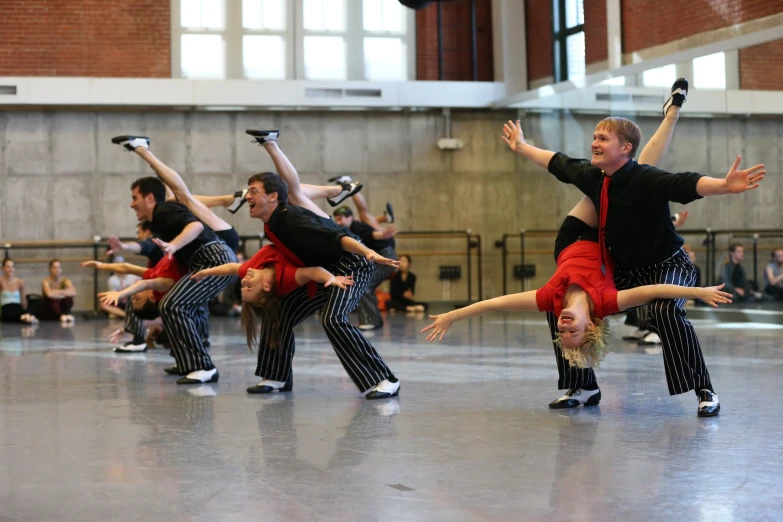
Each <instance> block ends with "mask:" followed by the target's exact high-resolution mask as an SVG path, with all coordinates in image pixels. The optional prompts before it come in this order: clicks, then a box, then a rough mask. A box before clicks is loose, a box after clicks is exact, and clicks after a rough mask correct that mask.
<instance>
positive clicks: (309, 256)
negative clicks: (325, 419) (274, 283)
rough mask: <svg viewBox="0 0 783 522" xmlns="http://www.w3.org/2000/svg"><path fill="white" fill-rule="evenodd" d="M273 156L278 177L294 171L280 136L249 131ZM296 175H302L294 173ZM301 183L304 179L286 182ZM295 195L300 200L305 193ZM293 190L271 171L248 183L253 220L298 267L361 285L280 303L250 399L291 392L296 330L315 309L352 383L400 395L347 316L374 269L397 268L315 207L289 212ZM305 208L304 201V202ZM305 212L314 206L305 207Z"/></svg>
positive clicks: (302, 292) (374, 392)
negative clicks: (275, 333) (275, 339)
mask: <svg viewBox="0 0 783 522" xmlns="http://www.w3.org/2000/svg"><path fill="white" fill-rule="evenodd" d="M247 133H248V134H250V135H251V136H253V137H255V138H256V141H257V142H258V143H259V144H261V145H263V146H264V148H265V149H266V150H267V152H269V154H270V155H271V156H272V159H273V161H274V163H275V166H276V168H277V169H278V170H281V169H291V170H293V166H292V165H291V163H290V162H289V161H288V159H287V158H286V157H285V156H284V155H283V154H282V151H280V149H279V147H278V145H277V138H278V135H279V132H278V131H277V130H257V129H248V130H247ZM293 173H294V174H295V171H294V172H293ZM286 179H287V180H292V181H295V180H296V179H298V176H293V175H286ZM292 190H293V191H294V192H295V193H297V194H299V193H300V191H301V188H300V187H299V186H295V187H293V188H292ZM288 191H289V187H288V185H286V182H285V181H284V180H283V179H282V178H281V177H280V176H279V175H277V174H275V173H272V172H265V173H262V174H256V175H254V176H251V178H250V179H249V180H248V193H247V203H248V207H250V217H253V218H257V219H260V220H262V221H263V222H264V230H265V232H266V237H267V238H268V239H269V240H271V241H272V243H273V244H274V245H275V246H276V247H277V248H278V249H280V250H281V251H282V252H283V253H284V254H285V255H286V256H287V257H288V258H289V259H290V260H291V261H292V262H294V263H296V264H298V265H299V266H322V267H324V268H326V269H327V270H329V271H330V272H331V273H333V274H334V275H341V276H353V278H354V284H353V286H350V287H348V288H347V289H341V288H338V287H335V286H331V287H329V288H324V287H319V289H318V292H317V293H316V295H315V296H314V297H313V298H310V297H309V296H308V289H307V287H306V286H302V287H301V288H299V289H298V290H295V291H293V292H291V293H289V294H287V295H285V296H283V297H282V299H281V300H280V312H279V317H280V319H279V323H278V324H279V343H278V346H277V347H275V348H272V346H271V343H270V332H268V331H266V330H265V331H264V332H263V334H262V336H261V340H260V344H259V348H258V367H257V368H256V375H257V376H259V377H261V378H262V381H261V382H260V383H258V384H257V385H255V386H251V387H250V388H248V392H249V393H270V392H274V391H275V390H277V391H281V392H284V391H290V390H291V389H292V388H293V374H292V371H291V367H292V362H293V356H294V332H293V329H294V327H295V326H296V325H298V324H299V323H301V322H302V321H303V320H304V319H305V318H307V317H308V316H310V315H311V314H312V313H314V312H315V311H316V310H319V309H321V308H324V310H323V313H322V324H323V327H324V330H325V331H326V335H327V337H328V338H329V342H330V343H331V344H332V347H333V348H334V351H335V352H336V353H337V356H338V357H339V359H340V362H341V363H342V365H343V368H345V371H346V372H347V373H348V375H349V377H350V378H351V380H352V381H353V383H354V384H355V385H356V387H357V388H359V390H360V391H361V392H368V393H367V395H366V397H367V399H385V398H388V397H393V396H396V395H397V394H398V393H399V389H400V381H399V380H397V378H396V377H395V376H394V374H392V372H391V370H390V369H389V368H388V366H386V363H384V362H383V359H381V356H380V355H379V354H378V352H376V351H375V348H373V346H372V345H371V344H370V343H369V342H368V341H367V339H366V338H365V337H364V336H363V335H362V334H361V332H360V331H359V330H358V329H357V328H356V327H354V326H352V325H351V324H350V323H349V322H348V313H349V312H351V311H353V309H354V308H356V305H357V303H358V302H359V299H360V298H361V296H362V294H364V290H365V288H366V286H367V284H368V283H369V282H370V279H371V278H372V275H373V271H374V269H375V265H374V263H378V264H384V265H392V266H397V264H398V262H397V261H394V260H391V259H386V258H384V257H382V256H380V255H378V253H376V252H374V251H373V250H371V249H369V248H367V247H366V246H365V245H363V244H361V243H360V242H359V241H357V238H356V236H354V235H353V234H352V233H351V232H349V231H348V230H346V229H345V228H343V227H341V226H339V225H337V224H336V223H335V222H334V221H332V220H330V219H329V218H328V216H326V215H325V214H323V212H322V211H321V210H320V209H318V207H315V205H313V203H312V202H310V203H309V205H310V206H312V207H315V208H313V209H312V210H309V209H308V208H304V207H303V206H302V207H300V206H296V205H289V203H288ZM297 198H298V199H297V202H299V196H297ZM301 203H302V204H303V205H307V201H304V200H302V201H301Z"/></svg>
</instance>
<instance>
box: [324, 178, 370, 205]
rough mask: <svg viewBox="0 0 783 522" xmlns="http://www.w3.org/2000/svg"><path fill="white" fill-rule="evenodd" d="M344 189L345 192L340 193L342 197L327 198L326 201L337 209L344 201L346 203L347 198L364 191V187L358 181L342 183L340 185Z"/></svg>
mask: <svg viewBox="0 0 783 522" xmlns="http://www.w3.org/2000/svg"><path fill="white" fill-rule="evenodd" d="M340 185H341V186H342V187H343V191H342V192H340V195H339V196H337V197H336V198H326V201H328V202H329V204H330V205H331V206H333V207H336V206H337V205H339V204H340V203H342V202H343V201H345V200H346V199H347V198H350V197H351V196H353V195H354V194H358V193H359V191H360V190H362V187H363V186H364V185H362V184H361V183H359V182H358V181H354V182H353V183H341V184H340Z"/></svg>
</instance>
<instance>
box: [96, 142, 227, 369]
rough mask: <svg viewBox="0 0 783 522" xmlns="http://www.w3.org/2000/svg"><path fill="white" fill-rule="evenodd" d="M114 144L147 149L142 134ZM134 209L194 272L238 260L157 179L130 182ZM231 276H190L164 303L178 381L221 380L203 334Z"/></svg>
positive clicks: (159, 242) (161, 243) (165, 247)
mask: <svg viewBox="0 0 783 522" xmlns="http://www.w3.org/2000/svg"><path fill="white" fill-rule="evenodd" d="M112 142H114V143H117V144H119V145H122V146H124V147H125V148H127V149H128V150H135V149H136V148H137V147H145V148H146V147H148V146H149V140H148V139H147V138H143V137H135V136H118V137H117V138H114V139H113V140H112ZM131 196H132V200H131V208H132V209H133V210H135V211H136V217H137V218H138V219H139V220H142V219H146V220H148V221H150V223H152V230H153V232H154V234H155V236H156V238H157V239H155V243H156V244H157V245H158V246H159V247H160V248H161V250H162V251H163V253H164V255H167V256H170V257H171V256H174V257H176V258H177V260H178V261H179V262H180V263H182V264H183V265H185V266H187V267H188V269H189V272H190V273H195V272H198V271H200V270H203V269H205V268H211V267H213V266H219V265H223V264H226V263H231V262H234V261H236V255H235V254H234V252H233V251H232V250H231V249H230V248H229V247H228V246H226V244H225V243H224V242H223V241H221V240H219V239H218V237H217V236H216V235H215V232H213V231H212V230H211V229H209V228H207V227H205V226H204V224H203V223H201V222H200V221H199V220H198V219H196V217H195V216H194V215H193V214H192V213H191V212H190V211H189V210H188V209H187V208H186V207H185V206H184V205H182V204H180V203H168V202H166V201H165V199H166V187H165V185H164V184H163V182H161V181H160V180H159V179H157V178H152V177H147V178H140V179H137V180H136V181H135V182H133V184H132V185H131ZM233 282H234V281H233V278H230V277H207V278H204V279H202V280H200V281H196V280H193V279H191V278H190V277H189V275H186V276H185V277H183V278H182V279H180V280H179V281H178V282H177V283H176V284H175V285H174V286H173V287H172V288H171V290H169V291H168V293H167V294H166V296H165V297H164V298H163V299H162V300H161V301H160V303H159V307H160V316H161V319H162V321H163V325H164V327H165V329H166V333H167V336H168V339H169V342H170V343H171V346H172V351H173V355H174V358H175V359H176V361H177V368H178V369H179V371H180V374H182V375H184V377H182V378H181V379H179V380H177V384H199V383H204V382H217V381H218V378H219V374H218V371H217V368H215V365H214V364H212V359H211V358H210V356H209V352H207V349H206V347H205V346H204V340H203V339H202V332H203V331H204V330H205V325H204V324H202V323H203V322H204V321H206V320H207V316H206V313H205V312H204V310H206V306H207V303H209V300H210V299H212V298H214V297H215V296H217V295H218V294H219V293H220V292H221V291H222V290H223V289H224V288H225V287H226V286H228V285H229V284H232V283H233Z"/></svg>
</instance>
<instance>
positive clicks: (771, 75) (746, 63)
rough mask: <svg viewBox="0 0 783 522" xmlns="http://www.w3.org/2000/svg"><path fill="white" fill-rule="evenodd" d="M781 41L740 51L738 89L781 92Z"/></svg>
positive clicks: (782, 46)
mask: <svg viewBox="0 0 783 522" xmlns="http://www.w3.org/2000/svg"><path fill="white" fill-rule="evenodd" d="M781 57H783V40H775V41H773V42H767V43H765V44H761V45H754V46H753V47H747V48H745V49H740V52H739V65H740V89H748V90H759V91H781V90H783V67H782V66H781Z"/></svg>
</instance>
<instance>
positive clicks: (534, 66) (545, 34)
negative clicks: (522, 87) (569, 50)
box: [525, 0, 554, 81]
mask: <svg viewBox="0 0 783 522" xmlns="http://www.w3.org/2000/svg"><path fill="white" fill-rule="evenodd" d="M525 25H526V26H527V32H526V34H525V39H526V40H525V41H526V43H527V79H528V81H533V80H540V79H541V78H546V77H551V76H553V75H554V73H553V70H552V68H553V63H552V61H553V56H552V53H553V49H552V45H553V44H552V1H551V0H527V2H525Z"/></svg>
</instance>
